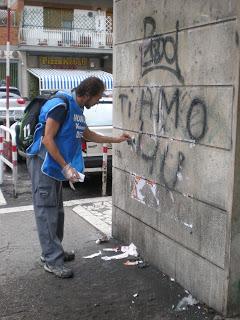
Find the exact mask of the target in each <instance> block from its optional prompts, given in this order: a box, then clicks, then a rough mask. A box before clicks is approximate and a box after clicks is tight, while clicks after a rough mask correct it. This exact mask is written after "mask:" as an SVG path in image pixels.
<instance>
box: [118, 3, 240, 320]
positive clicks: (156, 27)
mask: <svg viewBox="0 0 240 320" xmlns="http://www.w3.org/2000/svg"><path fill="white" fill-rule="evenodd" d="M238 2H239V1H237V0H222V1H215V0H208V1H204V0H198V1H195V0H167V1H165V0H158V1H157V0H155V1H154V0H131V1H128V0H115V2H114V23H115V26H114V31H115V46H114V64H113V69H114V87H115V89H114V127H115V133H116V134H117V133H120V132H122V131H123V130H124V131H126V132H129V133H130V134H131V136H133V137H134V138H135V142H134V143H133V144H132V145H128V144H127V143H122V144H119V145H115V146H114V150H113V155H114V161H113V165H114V170H113V171H114V173H113V235H114V236H115V237H117V238H120V239H122V240H123V241H126V242H130V241H133V242H134V243H135V244H136V245H137V246H138V248H139V251H140V252H141V254H142V255H143V256H144V257H145V258H146V259H148V260H149V261H150V262H151V263H152V264H154V265H155V266H157V267H158V268H159V269H161V270H162V271H163V272H165V273H167V274H168V275H169V276H171V277H174V278H175V279H176V281H178V282H179V283H180V284H181V285H183V286H184V287H185V288H186V289H188V290H190V291H191V293H192V294H193V295H194V296H196V297H197V298H198V299H200V300H201V301H203V302H205V303H207V304H208V305H209V306H211V307H213V308H215V309H216V310H218V311H220V312H222V313H224V314H228V315H233V314H237V313H240V219H239V218H240V203H239V202H240V200H239V199H240V194H239V193H240V178H239V176H240V172H239V168H240V161H239V159H240V128H239V121H238V119H239V120H240V118H239V112H238V96H239V93H238V91H239V83H238V81H239V13H240V10H239V9H240V8H239V6H240V4H239V3H238Z"/></svg>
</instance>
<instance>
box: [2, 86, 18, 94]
mask: <svg viewBox="0 0 240 320" xmlns="http://www.w3.org/2000/svg"><path fill="white" fill-rule="evenodd" d="M2 92H4V93H5V94H6V87H0V93H2ZM9 93H13V94H14V95H17V96H21V94H20V91H19V90H18V89H17V88H9ZM1 96H3V95H1Z"/></svg>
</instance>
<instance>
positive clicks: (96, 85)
mask: <svg viewBox="0 0 240 320" xmlns="http://www.w3.org/2000/svg"><path fill="white" fill-rule="evenodd" d="M104 90H105V86H104V83H103V81H102V80H100V79H99V78H97V77H89V78H87V79H85V80H83V81H82V82H81V83H80V84H79V86H77V88H76V95H77V96H79V97H82V96H84V95H89V96H90V97H94V96H96V95H98V94H100V93H103V91H104Z"/></svg>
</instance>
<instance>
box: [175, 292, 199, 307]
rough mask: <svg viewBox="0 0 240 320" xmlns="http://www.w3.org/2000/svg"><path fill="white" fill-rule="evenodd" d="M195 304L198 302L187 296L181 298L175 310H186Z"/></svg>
mask: <svg viewBox="0 0 240 320" xmlns="http://www.w3.org/2000/svg"><path fill="white" fill-rule="evenodd" d="M195 304H198V301H197V300H196V299H195V298H193V296H192V295H191V294H189V296H188V297H183V298H182V300H180V301H179V303H178V305H177V307H176V309H175V310H176V311H183V310H186V309H187V306H194V305H195Z"/></svg>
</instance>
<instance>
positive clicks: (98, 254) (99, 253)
mask: <svg viewBox="0 0 240 320" xmlns="http://www.w3.org/2000/svg"><path fill="white" fill-rule="evenodd" d="M101 254H102V252H101V250H99V251H98V252H97V253H93V254H90V256H86V257H83V258H84V259H92V258H95V257H98V256H100V255H101Z"/></svg>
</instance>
